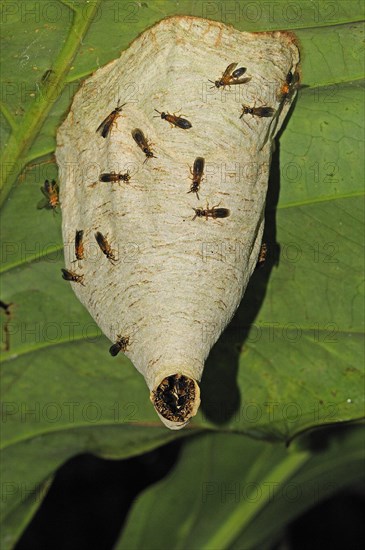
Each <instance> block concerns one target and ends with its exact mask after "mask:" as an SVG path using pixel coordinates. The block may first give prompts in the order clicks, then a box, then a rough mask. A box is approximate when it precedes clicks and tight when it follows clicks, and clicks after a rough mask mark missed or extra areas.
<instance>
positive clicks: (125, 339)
mask: <svg viewBox="0 0 365 550" xmlns="http://www.w3.org/2000/svg"><path fill="white" fill-rule="evenodd" d="M128 344H129V336H122V335H121V334H118V336H117V341H116V342H115V344H113V345H112V346H110V348H109V353H110V355H112V356H113V357H115V356H116V355H118V353H119V352H120V351H123V352H124V351H126V349H127V347H128Z"/></svg>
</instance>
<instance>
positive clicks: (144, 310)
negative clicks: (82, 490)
mask: <svg viewBox="0 0 365 550" xmlns="http://www.w3.org/2000/svg"><path fill="white" fill-rule="evenodd" d="M298 63H299V52H298V48H297V46H296V44H295V41H294V39H293V36H292V35H290V34H288V33H282V32H274V33H258V34H250V33H243V32H239V31H237V30H235V29H234V28H232V27H227V26H225V25H223V24H222V23H219V22H215V21H208V20H206V19H200V18H195V17H171V18H167V19H164V20H163V21H161V22H160V23H158V24H157V25H155V26H154V27H152V28H151V29H149V30H147V31H146V32H144V33H143V34H142V35H141V36H140V37H138V38H137V39H136V40H135V41H134V42H133V43H132V44H131V46H130V47H129V48H128V49H127V50H126V51H124V52H123V53H122V55H121V57H120V58H119V59H117V60H115V61H113V62H111V63H109V64H108V65H106V66H105V67H102V68H101V69H99V70H98V71H96V72H95V74H94V75H93V76H92V77H91V78H89V79H88V80H86V81H85V82H84V83H83V85H82V87H81V89H80V90H79V92H78V93H77V94H76V96H75V98H74V101H73V104H72V107H71V109H70V113H69V115H68V117H67V119H66V121H65V122H64V123H63V124H62V126H61V127H60V129H59V132H58V135H57V151H56V156H57V162H58V165H59V167H60V188H61V194H60V199H61V205H62V223H63V239H64V244H65V262H66V266H65V267H66V269H65V270H64V271H63V276H64V277H65V278H66V279H68V280H70V281H71V284H72V286H73V289H74V291H75V293H76V295H77V296H78V298H79V300H80V301H81V302H82V303H83V304H84V305H85V307H86V308H87V309H88V310H89V312H90V313H91V315H92V316H93V318H94V319H95V321H96V322H97V324H98V325H99V326H100V328H101V329H102V331H103V332H104V333H105V334H106V336H107V337H108V338H110V340H111V342H112V343H113V345H112V346H111V348H110V353H111V354H112V355H116V354H117V353H118V352H119V351H122V352H124V353H125V354H126V355H127V356H128V357H129V358H130V359H131V361H132V362H133V364H134V365H135V367H136V368H137V369H138V371H139V372H141V373H142V374H143V376H144V377H145V380H146V383H147V385H148V387H149V389H150V391H151V401H152V402H153V404H154V406H155V408H156V411H157V413H158V414H159V416H160V418H161V420H162V421H163V422H164V424H166V426H168V427H169V428H171V429H178V428H181V427H183V426H184V425H185V424H186V423H187V422H188V421H189V419H190V418H191V417H192V416H194V415H195V414H196V412H197V410H198V407H199V403H200V396H199V395H200V394H199V386H198V382H199V381H200V379H201V376H202V373H203V368H204V362H205V360H206V358H207V356H208V354H209V351H210V349H211V348H212V346H213V344H214V343H215V342H216V340H217V339H218V338H219V336H220V334H221V333H222V331H223V330H224V328H225V327H226V325H227V323H228V322H229V321H230V319H231V318H232V316H233V314H234V312H235V310H236V308H237V307H238V305H239V303H240V301H241V298H242V296H243V293H244V291H245V289H246V286H247V283H248V281H249V278H250V276H251V274H252V272H253V270H254V268H255V265H256V263H257V260H258V256H259V253H260V247H261V240H262V232H263V226H264V208H265V198H266V191H267V183H268V173H269V164H270V156H271V150H272V143H273V138H274V136H275V135H276V133H277V132H278V130H279V128H280V126H281V125H282V122H283V120H284V118H285V116H286V114H287V112H288V110H289V108H290V104H291V102H292V100H293V98H294V95H295V92H296V87H297V86H296V84H297V82H298V76H297V75H298V70H297V67H298Z"/></svg>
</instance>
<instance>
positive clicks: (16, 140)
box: [0, 0, 101, 206]
mask: <svg viewBox="0 0 365 550" xmlns="http://www.w3.org/2000/svg"><path fill="white" fill-rule="evenodd" d="M100 3H101V0H94V1H93V2H92V3H91V4H89V9H88V10H87V13H85V10H82V12H81V11H80V12H78V11H76V10H75V9H74V13H75V15H74V20H73V24H72V27H71V29H70V32H69V34H68V36H67V39H66V42H65V44H64V46H63V48H62V50H61V52H60V54H59V56H58V58H57V59H56V60H55V63H54V64H53V67H52V70H53V71H54V73H55V74H54V77H53V78H52V81H51V82H50V83H49V87H48V89H47V93H45V94H42V93H41V94H40V95H39V96H38V98H37V101H35V102H34V103H33V105H32V107H31V108H30V109H29V111H28V112H27V114H26V115H25V117H24V119H23V120H22V123H21V124H20V125H19V126H17V127H16V128H14V124H13V125H12V127H13V130H14V131H13V133H12V134H11V136H10V138H9V141H8V143H7V145H6V147H5V149H4V152H3V154H2V155H1V158H0V165H1V166H2V168H3V174H4V180H3V181H2V182H1V187H0V192H1V194H0V206H2V204H3V203H4V201H5V199H6V198H7V196H8V194H9V192H10V190H11V188H12V186H13V184H14V182H15V181H16V179H17V177H18V175H19V173H20V172H21V170H22V168H23V165H24V161H25V158H24V157H25V154H26V151H27V150H28V149H29V147H30V145H31V144H32V142H33V141H34V139H35V137H36V136H37V134H38V132H39V130H40V129H41V127H42V126H43V123H44V122H45V120H46V118H47V116H48V114H49V112H50V110H51V109H52V106H53V104H54V103H55V102H56V101H57V100H58V97H59V95H60V94H55V93H53V94H52V93H51V92H52V91H54V90H60V93H61V91H62V90H63V88H64V87H65V85H66V75H67V73H68V71H69V68H70V66H71V64H72V62H73V60H74V58H75V55H76V53H77V51H78V49H79V47H80V44H82V39H83V37H84V36H85V34H86V32H87V30H88V28H89V26H90V24H91V23H92V21H93V19H94V15H95V12H96V11H97V10H98V8H99V4H100ZM65 5H67V6H68V7H70V8H71V7H72V6H70V5H69V4H68V3H67V2H65Z"/></svg>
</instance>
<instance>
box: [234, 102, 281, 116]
mask: <svg viewBox="0 0 365 550" xmlns="http://www.w3.org/2000/svg"><path fill="white" fill-rule="evenodd" d="M274 114H275V109H273V108H272V107H267V106H265V107H249V106H248V105H242V113H241V116H240V118H242V117H243V115H252V116H258V117H260V118H264V117H272V116H273V115H274Z"/></svg>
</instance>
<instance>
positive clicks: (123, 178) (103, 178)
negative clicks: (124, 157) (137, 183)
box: [99, 171, 131, 183]
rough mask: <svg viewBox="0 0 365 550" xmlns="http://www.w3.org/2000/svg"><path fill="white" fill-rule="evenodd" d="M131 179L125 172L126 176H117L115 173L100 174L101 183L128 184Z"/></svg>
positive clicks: (120, 174)
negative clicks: (122, 182)
mask: <svg viewBox="0 0 365 550" xmlns="http://www.w3.org/2000/svg"><path fill="white" fill-rule="evenodd" d="M130 179H131V176H130V174H129V172H128V171H127V172H125V174H122V173H121V172H119V174H116V173H115V172H110V173H109V174H100V177H99V181H106V182H109V181H110V182H112V183H114V182H121V181H124V183H128V182H129V180H130Z"/></svg>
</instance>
